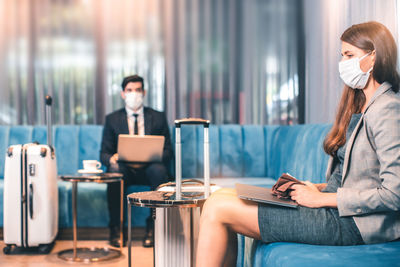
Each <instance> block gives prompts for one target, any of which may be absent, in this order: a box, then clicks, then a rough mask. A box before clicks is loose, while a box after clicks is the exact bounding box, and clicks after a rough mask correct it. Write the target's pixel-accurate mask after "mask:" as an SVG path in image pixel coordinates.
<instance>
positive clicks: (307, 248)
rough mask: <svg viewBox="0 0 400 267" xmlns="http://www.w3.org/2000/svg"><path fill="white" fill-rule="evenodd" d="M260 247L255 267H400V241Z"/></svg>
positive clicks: (288, 244) (259, 245) (254, 260)
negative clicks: (371, 243)
mask: <svg viewBox="0 0 400 267" xmlns="http://www.w3.org/2000/svg"><path fill="white" fill-rule="evenodd" d="M258 243H260V244H257V245H256V251H255V254H254V257H253V266H254V267H259V266H282V267H297V266H324V267H330V266H332V267H333V266H363V267H366V266H371V267H377V266H382V267H383V266H399V265H400V241H397V242H388V243H382V244H374V245H361V246H317V245H306V244H296V243H272V244H263V243H261V242H258Z"/></svg>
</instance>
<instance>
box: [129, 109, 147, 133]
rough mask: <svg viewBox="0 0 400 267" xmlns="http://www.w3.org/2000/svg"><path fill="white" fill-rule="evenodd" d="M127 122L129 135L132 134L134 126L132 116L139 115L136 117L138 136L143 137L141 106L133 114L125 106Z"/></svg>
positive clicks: (133, 117)
mask: <svg viewBox="0 0 400 267" xmlns="http://www.w3.org/2000/svg"><path fill="white" fill-rule="evenodd" d="M125 110H126V115H127V120H128V129H129V134H132V135H133V134H134V126H135V116H133V114H139V116H138V117H137V120H138V130H139V131H138V134H139V135H144V112H143V106H142V107H141V108H140V109H139V110H138V112H136V113H134V112H133V110H131V109H130V108H128V107H126V106H125Z"/></svg>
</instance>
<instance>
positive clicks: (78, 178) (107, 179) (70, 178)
mask: <svg viewBox="0 0 400 267" xmlns="http://www.w3.org/2000/svg"><path fill="white" fill-rule="evenodd" d="M122 177H123V174H122V173H114V172H103V173H97V174H80V173H77V174H73V175H61V176H60V178H61V180H63V181H67V182H87V183H114V182H119V181H121V180H122Z"/></svg>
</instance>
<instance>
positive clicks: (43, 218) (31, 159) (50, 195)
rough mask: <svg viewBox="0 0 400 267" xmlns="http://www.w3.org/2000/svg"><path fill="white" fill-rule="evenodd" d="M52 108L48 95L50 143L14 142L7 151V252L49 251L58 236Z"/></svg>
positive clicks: (48, 139)
mask: <svg viewBox="0 0 400 267" xmlns="http://www.w3.org/2000/svg"><path fill="white" fill-rule="evenodd" d="M50 109H51V97H49V96H47V97H46V114H47V142H48V144H47V145H39V144H36V143H31V144H24V145H13V146H10V147H9V148H8V151H7V154H6V161H5V170H4V200H3V203H4V207H3V211H4V221H3V225H4V228H3V235H4V243H5V244H6V246H5V247H4V249H3V251H4V253H5V254H10V253H12V252H14V251H20V250H24V249H27V248H37V252H39V253H49V252H50V251H51V249H52V247H53V245H54V241H55V238H56V236H57V231H58V187H57V163H56V157H55V150H54V148H53V147H52V145H51V125H50V122H51V117H50V116H51V113H50ZM31 250H32V249H31Z"/></svg>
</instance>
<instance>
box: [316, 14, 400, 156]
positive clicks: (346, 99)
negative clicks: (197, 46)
mask: <svg viewBox="0 0 400 267" xmlns="http://www.w3.org/2000/svg"><path fill="white" fill-rule="evenodd" d="M340 40H342V41H343V42H346V43H349V44H351V45H353V46H355V47H357V48H360V49H362V50H364V52H366V53H369V52H372V51H374V50H375V63H374V67H373V70H372V77H373V78H374V79H375V80H376V81H377V82H378V83H383V82H389V83H390V84H391V85H392V90H393V91H395V92H398V91H399V82H400V77H399V74H398V73H397V70H396V65H397V47H396V42H395V41H394V38H393V36H392V34H391V33H390V31H389V30H388V29H387V28H386V27H385V26H384V25H382V24H381V23H378V22H375V21H372V22H366V23H361V24H356V25H353V26H351V27H350V28H348V29H347V30H346V31H345V32H344V33H343V34H342V36H341V37H340ZM364 104H365V95H364V93H363V91H362V90H357V89H356V90H354V89H352V88H350V87H349V86H347V85H345V86H344V89H343V93H342V97H341V99H340V103H339V107H338V110H337V113H336V119H335V122H334V124H333V127H332V129H331V130H330V132H329V133H328V135H327V136H326V138H325V141H324V150H325V152H326V153H327V154H329V155H331V156H335V154H336V151H337V150H338V148H339V147H341V146H343V145H344V144H345V143H346V131H347V126H348V125H349V122H350V119H351V116H352V115H353V114H354V113H360V112H361V109H362V107H363V106H364Z"/></svg>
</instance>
